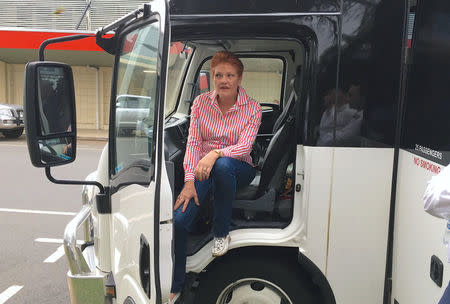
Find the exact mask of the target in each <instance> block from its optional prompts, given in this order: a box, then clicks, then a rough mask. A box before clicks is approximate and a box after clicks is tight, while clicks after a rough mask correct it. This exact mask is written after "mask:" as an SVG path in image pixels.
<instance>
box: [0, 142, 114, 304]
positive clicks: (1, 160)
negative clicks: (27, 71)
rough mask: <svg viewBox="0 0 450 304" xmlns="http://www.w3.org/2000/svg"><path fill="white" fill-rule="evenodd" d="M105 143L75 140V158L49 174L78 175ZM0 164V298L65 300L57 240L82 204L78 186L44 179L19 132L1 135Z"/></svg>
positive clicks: (11, 300) (0, 302) (9, 300)
mask: <svg viewBox="0 0 450 304" xmlns="http://www.w3.org/2000/svg"><path fill="white" fill-rule="evenodd" d="M105 143H106V142H95V141H92V142H89V141H79V142H78V149H77V159H76V161H75V162H74V163H72V164H69V165H66V166H61V167H57V168H54V169H52V175H53V176H54V177H55V178H58V179H81V180H83V179H84V178H85V177H86V176H87V175H88V174H89V173H90V172H92V171H94V170H95V169H96V168H97V162H98V159H99V157H100V154H101V150H102V148H103V146H104V145H105ZM0 168H1V171H0V172H1V175H0V259H1V260H0V304H3V303H7V304H13V303H20V304H26V303H51V304H52V303H55V304H56V303H58V304H60V303H69V294H68V288H67V281H66V273H67V264H66V259H65V256H64V255H63V251H61V249H62V247H61V245H62V243H61V240H62V238H63V233H64V228H65V226H66V224H67V223H68V222H69V221H70V220H71V219H72V217H73V215H74V213H76V212H77V211H78V210H79V209H80V208H81V199H80V198H81V195H80V193H81V186H71V185H55V184H53V183H51V182H49V181H48V180H47V178H46V176H45V172H44V169H40V168H35V167H33V166H32V165H31V162H30V160H29V156H28V150H27V146H26V142H25V139H24V137H23V136H22V137H21V138H19V139H16V140H10V139H6V138H3V137H0ZM52 212H56V213H52Z"/></svg>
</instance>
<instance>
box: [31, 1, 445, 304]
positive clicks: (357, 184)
mask: <svg viewBox="0 0 450 304" xmlns="http://www.w3.org/2000/svg"><path fill="white" fill-rule="evenodd" d="M447 3H449V2H447V1H442V0H427V1H419V3H418V4H417V10H416V18H415V19H416V21H415V22H416V25H415V26H416V28H415V34H414V35H415V36H414V37H413V47H412V57H410V58H407V56H406V54H407V53H406V50H407V44H408V43H407V41H408V35H407V33H408V31H407V29H408V16H409V2H408V1H392V0H381V1H362V0H360V1H358V0H343V1H335V0H320V1H319V0H314V1H313V0H309V1H289V0H282V1H277V5H276V8H275V4H274V3H273V2H272V1H257V3H256V2H255V1H250V0H249V1H242V0H241V1H227V2H223V3H221V2H212V1H209V0H197V1H171V2H170V3H167V2H165V1H163V0H155V1H152V2H150V3H149V4H146V5H144V6H143V8H140V9H138V10H136V11H135V12H133V13H131V14H129V15H126V16H124V17H123V18H122V19H120V20H117V21H116V22H114V23H112V24H111V25H108V26H106V27H104V28H102V29H100V30H99V31H98V33H97V37H96V39H97V43H98V45H100V46H101V47H102V48H103V49H104V50H105V51H107V52H109V53H111V54H114V55H115V66H114V73H113V79H112V88H111V103H110V106H111V112H110V130H109V142H108V144H107V145H106V147H105V148H104V151H103V153H102V156H101V158H100V160H99V165H98V168H97V170H96V171H95V172H93V173H92V174H91V175H90V176H89V177H88V179H87V180H88V181H90V182H88V181H85V182H83V181H60V180H56V179H55V178H54V177H52V175H51V170H50V168H51V167H52V166H54V165H62V164H65V163H68V162H71V161H74V160H75V156H76V124H75V111H74V109H75V106H74V102H75V100H74V96H73V95H74V94H73V82H72V79H71V78H72V77H71V70H70V67H69V66H67V65H64V64H56V63H51V62H46V61H39V62H33V63H29V64H28V66H27V70H26V80H25V105H26V107H25V108H26V109H25V110H26V128H27V140H28V144H29V150H30V156H31V160H32V162H33V164H34V165H35V166H38V167H45V168H46V172H47V176H48V177H49V178H50V179H51V180H53V181H54V182H57V183H79V184H83V183H89V185H87V186H86V187H85V188H84V190H83V195H82V197H83V206H82V209H81V211H80V212H79V213H78V214H77V216H76V217H75V218H74V219H73V220H72V221H71V223H70V224H69V225H68V226H67V228H66V231H65V250H66V256H67V258H68V262H69V272H68V282H69V289H70V297H71V301H72V303H83V304H84V303H121V304H122V303H125V304H131V303H166V302H167V301H168V296H169V291H170V285H171V279H172V263H173V258H172V256H173V255H172V254H173V248H172V245H173V228H172V225H173V222H172V209H173V207H172V206H173V200H174V197H177V195H178V193H179V191H180V189H181V187H182V184H183V177H184V172H183V167H182V162H183V157H184V152H185V146H186V140H187V137H188V128H189V113H190V106H191V105H192V101H193V100H194V98H195V97H196V96H197V95H198V94H200V93H201V92H204V91H206V90H212V89H214V88H213V87H212V83H213V82H212V81H210V79H209V77H211V76H210V73H209V61H210V59H211V57H212V56H213V55H214V53H215V52H217V51H220V50H228V51H232V52H234V53H236V54H237V55H238V56H239V57H240V58H241V60H242V61H243V63H244V66H245V70H244V76H243V83H242V84H243V87H244V88H245V89H246V91H247V93H248V94H249V95H250V96H252V97H253V98H254V99H256V100H257V101H259V102H260V103H261V105H262V108H263V118H262V124H261V127H260V130H259V134H258V138H257V140H256V143H255V148H254V151H253V154H252V155H253V160H254V162H255V165H256V166H258V169H259V174H258V177H257V178H256V179H255V180H254V182H252V184H251V185H250V186H249V187H247V188H245V189H241V190H240V191H239V192H238V194H237V197H236V200H235V202H234V203H233V219H232V227H231V233H230V234H231V239H232V241H231V243H230V248H231V250H230V251H229V252H228V253H227V254H226V255H225V256H223V257H221V258H213V257H212V256H211V252H210V247H211V242H212V234H211V230H210V227H211V226H210V223H211V217H212V212H211V207H209V206H210V204H208V202H205V203H203V204H202V207H201V212H200V216H199V217H198V218H197V219H196V223H195V225H194V228H193V229H192V231H191V232H190V235H189V240H188V260H187V280H186V283H185V286H184V290H183V294H182V298H181V299H180V300H179V301H178V302H177V303H205V304H211V303H233V304H236V303H242V304H243V303H274V304H275V303H276V304H279V303H290V304H300V303H327V304H328V303H340V304H353V303H355V304H357V303H368V304H379V303H399V304H404V303H408V304H424V303H425V304H426V303H436V302H437V301H438V299H439V298H440V296H441V295H442V293H443V290H444V288H443V287H441V286H446V283H447V282H448V280H449V278H450V277H449V275H450V272H449V271H448V270H447V269H446V261H447V257H446V253H445V249H444V246H443V245H442V232H443V229H444V227H445V222H444V221H441V220H438V219H435V218H432V217H431V216H429V215H427V214H425V213H424V212H423V207H422V195H423V191H424V189H425V186H426V182H427V180H428V179H429V178H430V177H431V176H432V175H433V174H436V173H437V172H438V171H439V170H440V168H442V166H444V165H447V163H448V154H447V153H448V152H447V151H448V147H449V146H448V143H447V142H446V139H447V137H446V136H445V135H446V134H445V133H444V132H445V131H447V130H449V129H450V128H448V123H447V121H448V120H447V119H446V117H445V116H446V115H447V114H448V113H450V111H448V110H447V108H448V106H447V104H448V102H447V101H446V98H448V97H447V96H450V94H445V93H448V90H449V89H448V88H449V87H450V86H446V85H445V82H446V81H448V79H449V77H448V73H446V71H448V67H447V65H448V63H449V61H448V59H447V58H448V56H446V55H447V54H448V49H449V45H450V44H449V41H450V37H449V35H448V33H449V32H448V20H450V6H449V4H447ZM446 22H447V23H446ZM109 31H113V32H114V36H113V38H104V37H103V35H104V34H106V33H107V32H109ZM78 38H80V37H78ZM65 39H67V38H65ZM53 42H55V41H53ZM41 59H43V58H41ZM42 71H45V72H46V75H48V73H52V71H53V72H54V74H55V75H58V77H59V78H61V77H60V75H64V77H62V80H61V81H62V83H64V86H63V87H64V88H65V90H55V92H54V93H55V94H60V96H61V98H60V100H61V102H64V103H67V107H66V108H71V109H72V110H73V111H72V112H73V113H72V116H71V117H72V120H71V123H70V128H67V129H64V130H67V131H66V132H60V133H48V132H47V133H46V132H44V131H42V129H41V128H40V127H39V126H40V125H41V124H42V123H41V119H42V118H41V117H43V116H46V114H45V113H42V111H41V109H42V103H43V102H44V101H41V100H40V98H39V96H40V95H39V78H40V75H41V74H42ZM407 76H408V77H407ZM124 95H133V96H137V97H140V98H145V99H146V100H149V101H150V103H149V105H148V106H149V110H148V112H147V111H144V112H143V113H144V114H145V113H148V114H146V115H148V116H149V117H139V118H138V117H136V122H135V123H136V126H137V127H136V128H137V129H136V130H133V125H134V124H133V122H132V123H131V124H130V123H129V122H127V123H128V126H129V127H130V126H131V127H130V128H131V129H130V130H129V132H126V134H124V133H123V132H120V129H119V126H120V125H121V117H122V116H121V115H117V113H118V112H120V111H121V109H120V107H117V104H118V100H117V98H118V97H120V96H124ZM150 116H151V117H150ZM46 119H47V120H48V119H56V118H55V117H53V116H51V115H50V116H49V117H46ZM441 134H442V135H441ZM58 140H59V141H58ZM54 142H59V143H64V144H67V145H68V146H70V149H64V151H66V153H64V155H62V153H58V152H56V151H55V150H54V149H52V144H53V143H54ZM41 148H42V149H41ZM67 151H68V152H67ZM81 227H84V228H85V232H86V233H85V241H86V243H85V245H83V246H81V247H78V246H77V245H76V234H77V230H78V229H79V228H81ZM432 256H434V257H432ZM430 263H431V264H430ZM430 265H431V272H430ZM430 275H431V278H430Z"/></svg>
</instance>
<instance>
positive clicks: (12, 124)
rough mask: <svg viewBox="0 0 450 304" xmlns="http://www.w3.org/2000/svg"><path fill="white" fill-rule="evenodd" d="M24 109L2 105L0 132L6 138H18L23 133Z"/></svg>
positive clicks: (0, 109) (17, 106)
mask: <svg viewBox="0 0 450 304" xmlns="http://www.w3.org/2000/svg"><path fill="white" fill-rule="evenodd" d="M23 127H24V125H23V107H22V106H20V105H12V104H0V132H1V133H3V135H4V136H5V137H8V138H17V137H19V136H20V135H22V133H23Z"/></svg>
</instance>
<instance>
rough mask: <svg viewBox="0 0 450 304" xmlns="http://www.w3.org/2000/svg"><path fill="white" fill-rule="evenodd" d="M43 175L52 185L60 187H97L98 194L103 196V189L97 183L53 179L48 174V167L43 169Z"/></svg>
mask: <svg viewBox="0 0 450 304" xmlns="http://www.w3.org/2000/svg"><path fill="white" fill-rule="evenodd" d="M45 175H47V178H48V180H49V181H51V182H52V183H55V184H62V185H92V186H97V187H98V188H99V189H100V194H105V188H104V187H103V185H102V184H100V183H99V182H94V181H74V180H59V179H55V178H54V177H53V176H52V174H51V173H50V167H45Z"/></svg>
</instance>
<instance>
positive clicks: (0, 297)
mask: <svg viewBox="0 0 450 304" xmlns="http://www.w3.org/2000/svg"><path fill="white" fill-rule="evenodd" d="M22 288H23V286H19V285H13V286H11V287H9V288H8V289H6V290H5V291H4V292H2V293H0V304H3V303H5V302H6V301H8V299H9V298H11V297H12V296H13V295H15V294H16V293H18V292H19V290H21V289H22Z"/></svg>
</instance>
